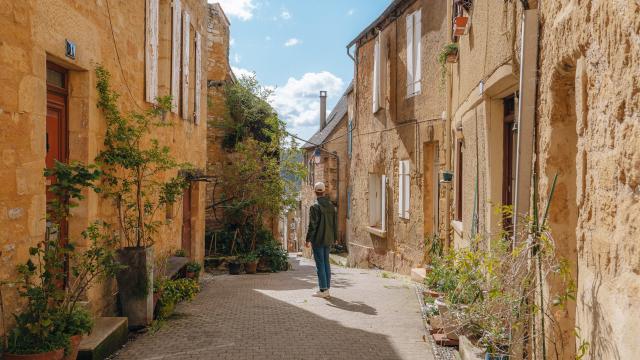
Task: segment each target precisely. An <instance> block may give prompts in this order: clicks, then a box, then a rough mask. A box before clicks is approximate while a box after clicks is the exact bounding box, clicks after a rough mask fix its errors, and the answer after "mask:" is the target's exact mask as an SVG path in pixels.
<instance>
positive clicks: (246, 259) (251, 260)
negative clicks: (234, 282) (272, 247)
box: [240, 252, 258, 274]
mask: <svg viewBox="0 0 640 360" xmlns="http://www.w3.org/2000/svg"><path fill="white" fill-rule="evenodd" d="M240 261H241V262H242V263H243V264H244V271H245V272H246V273H247V274H255V273H256V272H257V271H258V270H257V269H258V254H257V253H255V252H249V253H246V254H244V255H242V256H241V257H240Z"/></svg>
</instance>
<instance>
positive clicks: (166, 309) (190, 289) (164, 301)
mask: <svg viewBox="0 0 640 360" xmlns="http://www.w3.org/2000/svg"><path fill="white" fill-rule="evenodd" d="M199 291H200V286H199V285H198V283H197V282H196V281H195V280H193V279H185V278H183V279H177V280H167V281H165V282H164V283H163V291H162V296H161V297H160V300H159V301H158V310H157V318H158V319H167V318H168V317H169V316H171V314H173V311H174V310H175V307H176V305H177V304H178V303H179V302H181V301H190V300H193V298H194V297H195V296H196V295H197V294H198V292H199Z"/></svg>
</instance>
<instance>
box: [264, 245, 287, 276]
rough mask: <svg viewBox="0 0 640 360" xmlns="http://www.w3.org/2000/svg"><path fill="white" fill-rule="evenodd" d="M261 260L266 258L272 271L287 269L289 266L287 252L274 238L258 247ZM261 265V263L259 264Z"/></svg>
mask: <svg viewBox="0 0 640 360" xmlns="http://www.w3.org/2000/svg"><path fill="white" fill-rule="evenodd" d="M258 255H259V256H260V260H261V261H262V260H263V259H265V260H266V263H267V264H268V269H269V270H270V271H272V272H278V271H285V270H287V269H288V268H289V257H288V255H287V252H286V251H284V249H282V248H281V247H280V244H278V243H277V242H276V241H275V240H274V239H273V238H271V239H269V240H268V241H267V242H265V243H264V244H262V245H261V246H260V248H259V249H258ZM258 266H260V265H258Z"/></svg>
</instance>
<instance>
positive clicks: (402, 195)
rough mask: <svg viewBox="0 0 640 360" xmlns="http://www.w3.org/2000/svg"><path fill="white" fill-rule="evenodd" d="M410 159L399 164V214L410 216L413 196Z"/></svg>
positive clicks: (405, 217) (404, 216) (404, 217)
mask: <svg viewBox="0 0 640 360" xmlns="http://www.w3.org/2000/svg"><path fill="white" fill-rule="evenodd" d="M409 166H410V162H409V160H402V161H400V163H399V165H398V216H400V217H401V218H403V219H408V218H409V206H410V198H411V175H410V169H409Z"/></svg>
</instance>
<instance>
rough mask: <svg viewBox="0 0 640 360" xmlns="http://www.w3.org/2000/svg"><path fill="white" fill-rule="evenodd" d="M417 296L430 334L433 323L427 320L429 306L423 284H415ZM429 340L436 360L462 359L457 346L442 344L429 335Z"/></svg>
mask: <svg viewBox="0 0 640 360" xmlns="http://www.w3.org/2000/svg"><path fill="white" fill-rule="evenodd" d="M415 290H416V296H417V297H418V301H419V302H420V308H421V309H422V320H423V323H424V326H425V328H426V330H427V334H429V330H431V325H429V323H428V321H427V313H428V311H427V306H426V304H425V302H424V298H423V295H422V292H423V291H424V288H423V286H421V285H419V284H416V285H415ZM426 337H427V342H428V343H429V346H431V349H432V350H433V355H434V356H435V359H436V360H460V354H459V353H458V349H457V347H452V346H440V345H438V344H436V343H435V341H433V337H431V336H429V335H427V336H426Z"/></svg>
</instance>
